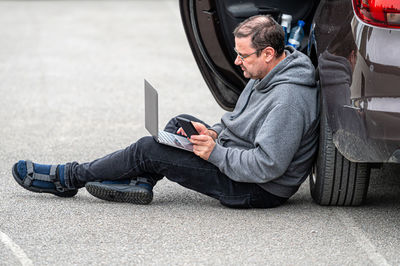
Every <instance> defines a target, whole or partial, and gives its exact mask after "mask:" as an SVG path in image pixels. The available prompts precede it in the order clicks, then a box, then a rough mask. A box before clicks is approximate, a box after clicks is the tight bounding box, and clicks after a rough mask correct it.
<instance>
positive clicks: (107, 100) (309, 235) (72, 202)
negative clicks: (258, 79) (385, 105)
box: [0, 1, 400, 265]
mask: <svg viewBox="0 0 400 266" xmlns="http://www.w3.org/2000/svg"><path fill="white" fill-rule="evenodd" d="M0 25H1V26H0V91H1V97H0V106H1V108H0V136H1V138H0V159H1V160H0V198H1V201H0V265H20V264H22V265H54V264H57V265H71V264H73V265H81V264H83V265H89V264H92V265H93V264H94V265H110V264H111V265H121V264H130V265H136V264H145V265H148V264H156V265H182V264H190V265H191V264H200V265H202V264H205V265H207V264H212V265H219V264H222V265H241V264H258V265H265V264H268V265H312V264H314V265H321V264H322V265H325V264H329V265H399V264H400V252H399V247H400V229H399V228H400V227H399V224H400V201H399V198H400V193H399V192H400V167H398V166H386V167H384V168H383V169H382V170H374V171H373V176H372V180H371V186H370V191H369V197H368V201H367V204H366V205H365V206H362V207H358V208H327V207H320V206H318V205H316V204H314V203H313V202H312V199H311V197H310V194H309V190H308V183H306V184H304V185H303V186H302V187H301V189H300V191H299V192H298V193H297V194H296V195H295V196H294V197H293V198H292V199H291V200H290V201H289V202H288V203H287V204H286V205H284V206H282V207H279V208H276V209H271V210H232V209H228V208H225V207H223V206H221V205H220V204H219V203H218V202H217V201H216V200H214V199H211V198H208V197H206V196H203V195H200V194H198V193H196V192H192V191H188V190H186V189H184V188H182V187H180V186H179V185H176V184H173V183H171V182H169V181H167V180H163V181H161V182H160V183H159V185H158V186H157V187H156V188H155V198H154V201H153V203H152V204H151V205H149V206H136V205H129V204H117V203H110V202H105V201H101V200H99V199H96V198H94V197H92V196H91V195H89V194H88V193H87V192H86V190H85V189H82V190H80V191H79V193H78V195H77V196H76V197H74V198H72V199H61V198H57V197H55V196H52V195H44V194H35V193H31V192H29V191H26V190H24V189H22V188H21V187H19V186H18V185H17V184H16V183H15V182H14V181H13V179H12V177H11V171H10V170H11V166H12V165H13V163H14V162H15V161H17V160H19V159H26V158H29V159H32V160H34V161H36V162H42V163H63V162H68V161H74V160H75V161H79V162H84V161H89V160H93V159H95V158H97V157H99V156H102V155H105V154H107V153H110V152H112V151H114V150H117V149H120V148H124V147H125V146H127V145H129V144H130V143H131V142H133V141H135V140H136V139H138V138H139V137H141V136H143V135H145V134H147V133H146V131H145V129H144V123H143V120H144V113H143V112H144V105H143V79H144V78H146V79H148V80H149V81H150V82H151V83H152V84H153V85H155V87H157V88H158V90H159V93H160V103H159V105H160V109H161V110H160V122H161V123H166V122H167V121H168V119H169V118H170V117H172V116H174V115H177V114H180V113H190V114H194V115H196V116H198V117H200V118H202V119H203V120H205V121H207V122H209V123H214V122H217V121H218V119H219V117H220V116H221V115H222V113H223V110H222V109H221V108H220V107H219V106H218V105H217V104H216V102H215V101H214V99H213V97H212V95H211V93H210V92H209V91H208V89H207V86H206V85H205V83H204V81H203V80H202V77H201V74H200V73H199V71H198V69H197V66H196V64H195V62H194V59H193V57H192V54H191V52H190V49H189V46H188V44H187V41H186V38H185V35H184V31H183V28H182V25H181V21H180V16H179V10H178V4H177V1H41V2H39V1H1V2H0Z"/></svg>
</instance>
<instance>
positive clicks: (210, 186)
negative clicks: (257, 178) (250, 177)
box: [66, 115, 287, 208]
mask: <svg viewBox="0 0 400 266" xmlns="http://www.w3.org/2000/svg"><path fill="white" fill-rule="evenodd" d="M180 116H181V117H185V118H187V119H189V120H192V121H198V122H201V123H203V122H202V121H200V120H199V119H197V118H195V117H192V116H189V115H180ZM178 128H179V124H178V122H177V119H176V118H173V119H171V120H170V121H169V122H168V124H167V126H166V127H165V131H168V132H172V133H176V131H177V130H178ZM66 173H67V174H66V182H67V185H69V186H70V187H75V188H80V187H83V186H85V184H86V182H90V181H103V180H119V179H127V178H135V177H138V176H142V177H146V178H147V179H148V180H149V181H150V182H152V183H153V185H155V184H156V183H157V181H159V180H161V179H162V178H163V177H164V176H165V177H167V178H168V179H169V180H171V181H173V182H176V183H178V184H180V185H182V186H184V187H186V188H189V189H192V190H195V191H197V192H200V193H202V194H205V195H208V196H210V197H213V198H215V199H218V200H219V201H220V202H221V204H223V205H225V206H228V207H234V208H272V207H276V206H279V205H281V204H283V203H284V202H285V201H286V200H287V199H286V198H281V197H278V196H275V195H273V194H271V193H269V192H267V191H265V190H263V189H262V188H261V187H259V186H258V185H257V184H252V183H241V182H236V181H233V180H231V179H230V178H229V177H227V176H226V175H225V174H223V173H222V172H221V171H220V170H219V169H218V168H217V167H216V166H214V165H213V164H211V163H209V162H207V161H205V160H203V159H201V158H200V157H198V156H196V155H195V154H194V153H191V152H188V151H184V150H180V149H177V148H173V147H169V146H166V145H162V144H159V143H157V142H156V141H155V140H154V139H153V137H144V138H141V139H139V140H138V141H137V142H136V143H133V144H132V145H130V146H129V147H127V148H126V149H122V150H119V151H116V152H114V153H111V154H109V155H107V156H105V157H103V158H100V159H97V160H94V161H93V162H88V163H83V164H78V163H77V162H73V163H68V164H67V166H66Z"/></svg>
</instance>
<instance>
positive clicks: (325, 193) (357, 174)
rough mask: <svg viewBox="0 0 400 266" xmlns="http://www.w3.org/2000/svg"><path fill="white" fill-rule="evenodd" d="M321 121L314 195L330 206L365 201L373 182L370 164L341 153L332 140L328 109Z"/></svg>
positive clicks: (348, 204) (317, 200)
mask: <svg viewBox="0 0 400 266" xmlns="http://www.w3.org/2000/svg"><path fill="white" fill-rule="evenodd" d="M322 109H323V108H322ZM320 123H321V126H320V136H319V148H318V155H317V161H316V163H315V164H314V167H313V170H312V173H311V175H310V190H311V196H312V198H313V199H314V201H315V202H316V203H318V204H320V205H326V206H358V205H361V204H363V203H364V201H365V199H366V196H367V191H368V185H369V176H370V167H369V165H368V164H367V163H355V162H351V161H349V160H347V159H346V158H345V157H344V156H343V155H342V154H340V152H339V151H338V150H337V148H336V147H335V145H334V143H333V141H332V131H331V129H330V128H329V125H328V123H327V119H326V116H325V114H324V112H322V113H321V121H320Z"/></svg>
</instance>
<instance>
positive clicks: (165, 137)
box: [158, 131, 182, 146]
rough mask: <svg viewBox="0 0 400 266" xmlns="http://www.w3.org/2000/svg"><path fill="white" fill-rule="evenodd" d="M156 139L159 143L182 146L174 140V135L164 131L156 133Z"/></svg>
mask: <svg viewBox="0 0 400 266" xmlns="http://www.w3.org/2000/svg"><path fill="white" fill-rule="evenodd" d="M158 139H159V141H160V142H164V143H169V144H173V145H177V144H178V145H179V146H182V144H181V143H180V142H179V141H178V140H177V139H176V138H175V135H174V134H172V133H169V132H165V131H159V132H158Z"/></svg>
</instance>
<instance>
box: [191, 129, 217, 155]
mask: <svg viewBox="0 0 400 266" xmlns="http://www.w3.org/2000/svg"><path fill="white" fill-rule="evenodd" d="M189 140H190V142H192V143H193V152H194V154H196V155H197V156H199V157H200V158H202V159H204V160H206V161H207V160H208V158H209V157H210V154H211V152H212V151H213V149H214V147H215V141H214V139H213V138H212V137H211V136H209V135H192V137H191V138H190V139H189Z"/></svg>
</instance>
